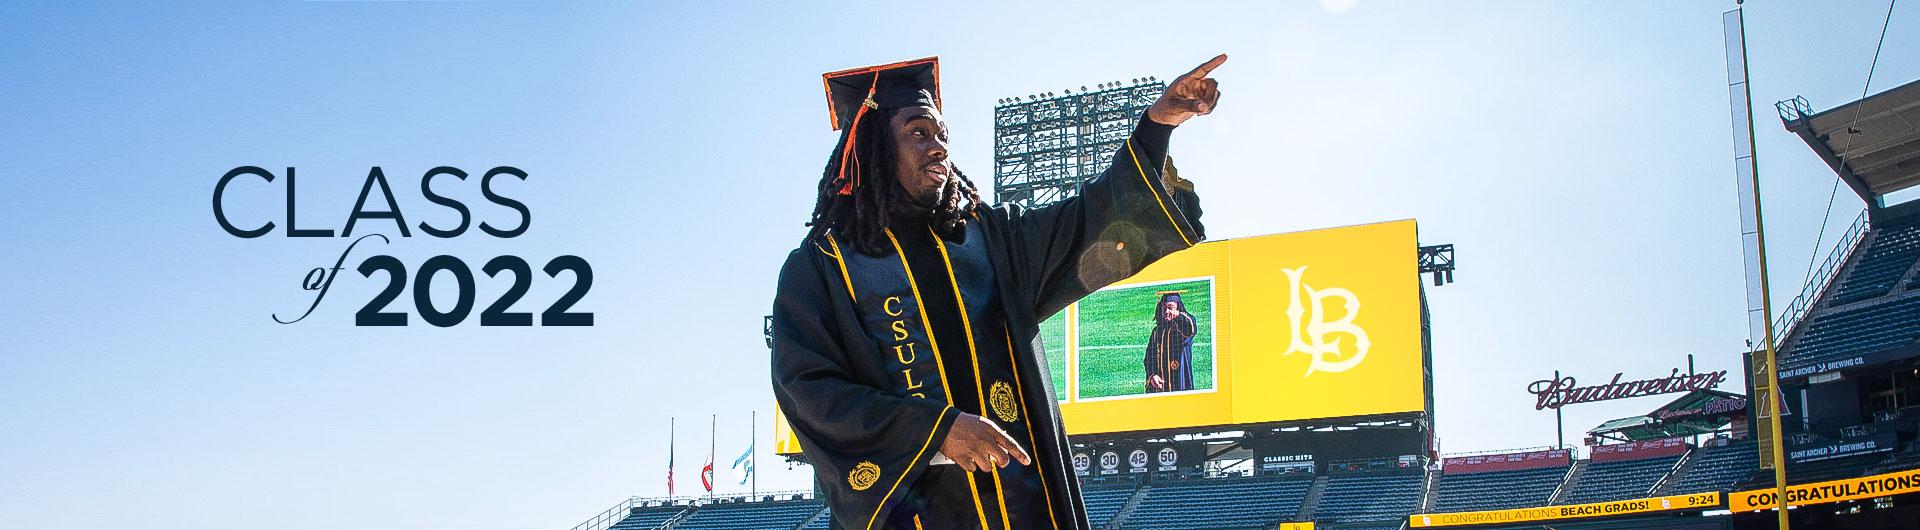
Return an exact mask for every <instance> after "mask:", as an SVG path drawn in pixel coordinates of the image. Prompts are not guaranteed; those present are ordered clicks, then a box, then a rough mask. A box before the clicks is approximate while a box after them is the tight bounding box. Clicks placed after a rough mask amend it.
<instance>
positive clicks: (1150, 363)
mask: <svg viewBox="0 0 1920 530" xmlns="http://www.w3.org/2000/svg"><path fill="white" fill-rule="evenodd" d="M1194 334H1195V326H1194V321H1193V315H1189V314H1186V313H1180V315H1179V316H1176V317H1174V318H1173V320H1155V321H1154V325H1153V333H1151V334H1149V335H1148V337H1147V354H1146V356H1145V359H1143V360H1142V362H1141V363H1142V365H1143V368H1145V369H1146V373H1147V375H1148V376H1154V375H1158V376H1160V380H1161V381H1165V384H1166V386H1165V387H1163V388H1157V389H1156V388H1153V386H1152V385H1148V386H1147V391H1148V392H1180V391H1185V390H1193V336H1194Z"/></svg>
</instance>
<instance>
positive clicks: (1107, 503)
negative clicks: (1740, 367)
mask: <svg viewBox="0 0 1920 530" xmlns="http://www.w3.org/2000/svg"><path fill="white" fill-rule="evenodd" d="M1134 491H1135V489H1134V488H1133V487H1131V486H1129V487H1123V488H1098V489H1095V488H1087V489H1083V490H1080V499H1081V500H1082V501H1084V502H1086V504H1087V521H1090V522H1092V523H1093V526H1094V527H1096V528H1097V527H1102V526H1106V524H1107V523H1108V522H1110V521H1112V520H1113V514H1114V513H1115V512H1119V511H1120V507H1121V506H1125V505H1126V504H1127V498H1128V497H1132V496H1133V492H1134Z"/></svg>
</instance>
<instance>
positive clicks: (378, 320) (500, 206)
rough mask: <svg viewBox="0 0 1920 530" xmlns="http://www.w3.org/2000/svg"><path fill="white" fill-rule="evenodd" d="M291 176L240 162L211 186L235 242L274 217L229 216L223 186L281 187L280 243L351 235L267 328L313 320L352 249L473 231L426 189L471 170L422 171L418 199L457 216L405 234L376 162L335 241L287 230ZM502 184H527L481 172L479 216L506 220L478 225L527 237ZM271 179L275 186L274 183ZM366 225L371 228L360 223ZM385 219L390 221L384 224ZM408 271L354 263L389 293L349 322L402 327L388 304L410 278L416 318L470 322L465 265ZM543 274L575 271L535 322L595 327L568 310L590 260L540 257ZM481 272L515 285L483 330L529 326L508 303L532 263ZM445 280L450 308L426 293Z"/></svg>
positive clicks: (452, 182)
mask: <svg viewBox="0 0 1920 530" xmlns="http://www.w3.org/2000/svg"><path fill="white" fill-rule="evenodd" d="M294 175H295V172H294V168H291V167H289V168H287V170H286V172H285V173H283V174H279V175H276V174H274V172H272V171H268V170H266V169H264V168H261V167H257V166H241V167H237V168H233V170H232V171H228V172H227V173H226V174H225V175H221V176H220V180H218V181H216V182H215V183H214V185H213V220H214V222H215V223H218V224H219V225H220V228H221V229H222V230H225V231H226V232H227V233H228V234H231V235H233V237H237V238H241V239H254V238H259V237H263V236H266V235H268V234H271V233H273V231H274V228H276V224H275V222H274V221H272V220H262V219H235V218H233V217H230V216H228V215H227V206H228V205H227V202H226V198H227V197H226V194H227V190H228V189H229V188H230V187H236V186H260V185H263V184H264V185H269V186H271V185H276V184H278V185H279V186H282V187H283V188H284V189H285V190H286V198H287V200H286V208H285V213H286V217H285V221H286V226H285V227H284V232H283V233H284V234H285V235H286V237H289V238H315V239H333V238H339V239H340V240H348V239H347V238H352V239H350V240H348V243H347V246H346V249H345V250H342V251H341V252H340V257H339V258H338V259H335V260H334V262H333V266H332V267H314V268H312V269H310V270H308V271H307V274H306V276H304V277H302V278H301V280H300V288H301V289H302V290H305V291H309V292H311V293H312V294H311V295H310V297H311V300H310V301H309V302H308V303H307V304H306V308H305V310H302V311H287V312H274V313H273V314H272V317H273V321H274V322H279V323H281V324H293V323H295V322H300V321H302V320H306V318H307V317H308V316H309V315H312V314H313V311H314V309H315V308H318V307H320V302H321V301H323V300H325V299H326V297H327V291H328V290H329V289H331V288H332V287H333V282H334V280H336V279H338V278H339V275H340V271H341V270H344V269H345V265H346V263H347V260H349V259H352V258H353V257H354V255H355V254H354V251H355V250H356V249H361V250H364V249H363V248H362V247H361V244H362V243H367V244H369V245H375V244H378V245H390V244H395V238H398V239H400V240H405V239H407V238H411V237H414V235H413V228H418V229H419V230H420V232H421V233H422V234H424V235H425V236H427V237H436V238H442V239H452V238H457V237H463V236H469V235H471V233H470V232H468V229H469V228H471V227H473V218H474V211H473V209H471V208H469V207H468V206H467V205H466V204H465V203H463V202H461V201H460V200H458V199H454V198H452V197H448V196H446V195H443V194H441V193H437V192H435V191H434V188H433V187H432V183H433V182H434V179H436V178H439V179H441V182H443V183H446V184H443V185H445V186H449V187H451V186H459V185H461V183H473V182H474V181H473V180H471V179H469V178H468V177H469V175H468V173H467V172H466V171H462V170H460V169H459V168H455V167H449V166H440V167H436V168H433V169H429V170H427V171H426V173H425V174H423V175H421V177H420V185H419V190H420V195H421V196H422V197H423V198H425V199H426V200H427V202H431V203H433V204H434V205H436V206H439V207H441V208H445V209H448V210H451V211H453V212H454V213H456V214H458V215H459V219H460V222H459V223H457V224H454V225H452V226H434V225H432V224H429V223H426V222H421V223H419V224H418V225H413V226H412V227H411V228H410V227H409V225H408V224H407V218H406V216H405V215H404V214H403V213H402V212H401V210H400V204H399V203H398V202H396V201H395V200H394V197H393V187H392V186H390V185H389V184H388V182H387V176H386V173H385V172H384V171H382V170H381V169H380V167H379V166H375V167H374V168H373V169H372V170H371V171H368V172H367V178H366V179H365V180H364V181H363V183H362V184H361V185H360V195H359V197H358V198H357V199H356V200H355V201H354V203H353V210H352V211H350V212H349V213H348V214H347V220H346V223H345V225H344V226H342V227H341V228H340V232H339V233H338V235H336V234H335V233H334V231H333V229H331V228H299V227H297V226H295V225H294V219H295V217H294V210H295V207H296V206H298V205H299V200H298V198H297V197H296V194H297V193H298V188H297V187H295V186H294ZM503 178H509V179H514V180H521V181H525V180H527V173H526V172H525V171H521V170H520V169H519V168H515V167H512V166H500V167H495V168H493V169H490V170H487V171H486V172H485V173H484V174H482V175H481V176H480V178H479V179H478V182H477V184H478V185H479V187H480V194H481V195H482V196H483V197H485V198H486V200H487V202H488V203H490V204H489V205H488V206H489V207H488V208H487V210H486V212H487V214H488V215H498V212H502V211H504V212H505V213H506V215H507V216H506V217H504V219H505V220H509V221H510V222H508V223H503V224H495V223H496V221H499V220H501V219H502V218H499V217H493V218H490V219H488V220H483V221H481V222H480V223H479V232H480V233H481V235H483V236H485V237H492V238H496V239H501V240H507V239H513V238H515V237H519V236H521V235H523V234H526V233H527V229H528V228H529V227H531V226H532V224H533V211H532V210H531V209H529V208H528V207H527V205H526V204H525V203H522V202H520V201H518V200H514V199H513V198H511V197H508V196H505V195H501V194H500V193H497V192H496V190H495V186H496V184H495V182H496V181H497V180H502V179H503ZM276 180H278V181H279V182H277V183H276V182H275V181H276ZM375 190H378V191H379V195H378V196H377V199H376V200H375V203H374V204H373V205H371V206H369V205H368V202H369V201H368V199H369V198H370V197H375V195H374V193H373V192H374V191H375ZM363 221H370V222H369V223H367V224H361V223H362V222H363ZM389 222H390V223H392V224H390V225H389V224H388V223H389ZM356 228H358V229H362V230H364V231H366V232H369V233H365V234H363V235H360V236H359V237H354V230H355V229H356ZM389 229H391V233H392V234H394V236H393V237H389V236H388V235H387V233H389V232H388V230H389ZM407 268H408V267H407V264H406V263H405V262H402V261H400V259H399V258H395V257H393V256H389V255H385V254H375V255H372V256H367V257H365V258H362V259H361V260H360V262H359V265H358V266H357V267H355V268H354V270H355V271H356V272H359V273H360V276H361V277H363V278H372V277H373V276H374V274H376V273H383V274H385V276H386V278H385V282H386V287H385V288H383V289H381V290H380V292H379V293H378V294H376V295H374V297H373V299H371V300H368V301H366V303H365V304H364V305H362V306H361V307H360V310H359V311H358V312H356V313H354V318H353V323H354V325H356V326H405V325H407V323H408V317H409V313H408V312H407V311H406V310H405V308H404V306H402V307H392V306H394V301H395V299H397V298H399V297H400V293H401V292H402V291H404V290H406V288H407V284H408V283H409V280H411V283H412V284H413V300H412V301H413V309H414V311H415V312H417V313H418V314H419V315H420V320H424V321H426V322H427V323H428V324H432V325H434V326H439V327H448V326H453V325H456V324H460V323H461V322H465V321H466V320H467V317H468V316H469V315H471V314H472V312H473V309H474V303H475V298H476V296H477V292H476V289H475V286H474V275H473V269H472V268H471V267H469V266H468V265H467V262H466V261H465V260H463V259H461V258H457V257H454V256H447V255H440V256H434V257H431V258H428V259H427V260H426V261H424V262H422V263H420V264H418V265H417V266H416V268H415V269H414V272H413V274H412V275H408V274H407ZM540 270H541V271H542V272H544V273H546V275H547V276H548V277H549V278H558V277H559V276H560V273H562V272H572V273H573V286H572V287H571V288H569V289H567V291H566V292H565V293H563V294H561V295H560V297H559V298H557V299H555V300H553V301H552V302H551V303H549V304H548V305H547V307H546V310H544V311H541V312H540V318H539V319H538V322H539V325H541V326H591V325H593V313H587V312H576V311H571V308H572V307H573V305H574V304H575V303H577V302H579V301H580V299H581V298H584V297H586V295H587V291H588V290H589V289H591V288H592V287H593V267H592V266H590V265H588V264H587V260H585V259H582V258H581V257H579V256H574V255H563V256H559V257H555V258H553V259H550V260H547V262H546V263H545V264H544V265H542V266H541V268H540ZM480 272H483V273H486V275H487V276H488V277H499V276H501V275H502V274H505V275H507V276H508V277H509V278H510V279H511V282H512V283H511V284H509V285H508V286H507V288H506V289H505V290H504V291H502V292H501V293H500V294H499V295H498V296H497V297H495V298H494V299H493V300H492V301H491V302H490V303H488V305H487V306H486V307H485V308H483V309H481V311H480V318H479V321H480V325H482V326H532V325H535V319H534V318H533V314H532V313H529V312H525V311H515V310H514V306H515V304H517V303H518V302H520V298H521V297H523V296H525V295H526V294H527V291H528V290H529V289H530V288H531V286H532V283H533V281H534V276H533V267H532V265H531V264H529V263H527V261H526V260H524V259H521V258H520V257H519V256H515V255H511V254H506V255H500V256H495V257H492V258H490V259H488V260H487V261H486V262H485V264H483V265H481V266H480ZM448 280H451V281H453V282H455V283H456V284H457V285H458V289H457V290H456V293H457V295H456V296H455V298H454V301H453V303H452V304H436V303H435V302H434V301H433V298H432V297H430V296H428V294H429V293H430V292H431V291H430V287H431V285H432V282H435V281H448ZM443 305H444V307H443ZM396 309H397V310H396Z"/></svg>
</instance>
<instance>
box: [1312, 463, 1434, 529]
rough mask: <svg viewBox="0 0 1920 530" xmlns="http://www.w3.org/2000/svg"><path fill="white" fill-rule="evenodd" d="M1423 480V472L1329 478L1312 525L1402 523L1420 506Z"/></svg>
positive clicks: (1424, 479)
mask: <svg viewBox="0 0 1920 530" xmlns="http://www.w3.org/2000/svg"><path fill="white" fill-rule="evenodd" d="M1425 481H1426V475H1425V474H1422V473H1389V474H1358V475H1335V476H1330V477H1328V478H1327V487H1326V490H1325V491H1324V492H1322V493H1321V494H1320V504H1319V507H1317V508H1315V509H1314V512H1313V518H1314V520H1315V522H1322V521H1331V522H1358V521H1385V520H1391V519H1398V520H1401V521H1405V520H1406V517H1407V516H1408V515H1410V514H1412V513H1413V512H1414V510H1416V509H1418V508H1419V507H1420V490H1421V489H1422V486H1423V484H1422V483H1423V482H1425Z"/></svg>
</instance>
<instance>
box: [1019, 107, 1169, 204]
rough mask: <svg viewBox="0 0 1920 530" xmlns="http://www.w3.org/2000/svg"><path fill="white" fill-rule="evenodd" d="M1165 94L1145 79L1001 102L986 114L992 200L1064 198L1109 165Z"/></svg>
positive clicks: (1025, 201)
mask: <svg viewBox="0 0 1920 530" xmlns="http://www.w3.org/2000/svg"><path fill="white" fill-rule="evenodd" d="M1166 90H1167V87H1166V83H1165V82H1164V81H1160V80H1158V79H1155V78H1151V77H1146V78H1139V79H1133V80H1131V82H1130V83H1120V82H1118V81H1116V82H1112V83H1101V84H1100V85H1098V87H1097V88H1095V89H1092V90H1089V89H1087V87H1084V86H1083V87H1080V90H1078V91H1074V90H1068V91H1066V92H1065V93H1063V94H1059V95H1055V94H1054V93H1051V92H1048V93H1044V94H1035V95H1030V96H1026V97H1015V98H1007V99H1002V100H1000V102H999V104H998V105H995V106H994V108H993V191H994V198H995V200H996V201H997V202H1012V203H1016V204H1020V205H1022V206H1027V207H1033V206H1039V205H1042V204H1047V203H1050V202H1053V201H1057V200H1060V199H1064V198H1067V197H1069V196H1071V195H1072V194H1073V193H1074V190H1076V189H1078V188H1079V186H1080V183H1081V182H1084V181H1086V180H1087V179H1090V178H1093V177H1094V176H1095V175H1098V174H1100V171H1102V170H1104V169H1106V167H1107V165H1108V164H1110V163H1112V162H1113V155H1114V153H1115V152H1117V151H1118V150H1119V149H1120V146H1121V145H1122V144H1123V143H1125V142H1126V141H1127V136H1128V135H1130V134H1132V133H1133V126H1134V124H1135V123H1136V121H1137V120H1139V119H1140V115H1141V114H1142V113H1144V112H1146V110H1147V107H1148V106H1150V105H1153V102H1154V101H1155V100H1158V99H1160V94H1161V93H1163V92H1166Z"/></svg>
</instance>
